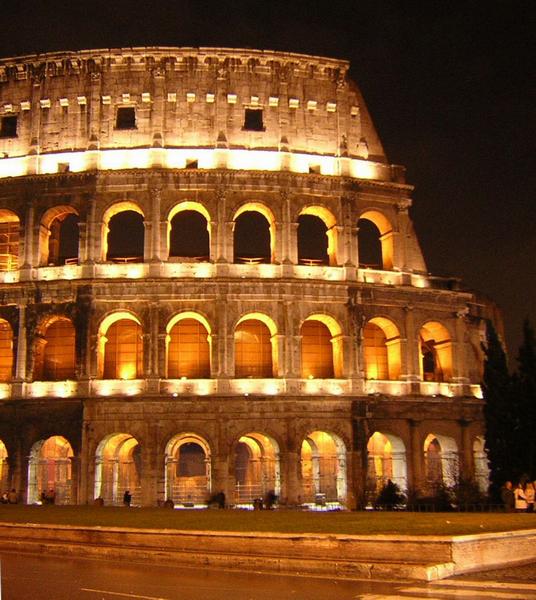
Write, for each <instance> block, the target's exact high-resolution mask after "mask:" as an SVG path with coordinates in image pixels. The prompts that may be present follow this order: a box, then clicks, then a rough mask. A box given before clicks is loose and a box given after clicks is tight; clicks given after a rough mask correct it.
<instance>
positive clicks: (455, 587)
mask: <svg viewBox="0 0 536 600" xmlns="http://www.w3.org/2000/svg"><path fill="white" fill-rule="evenodd" d="M0 561H1V563H0V564H1V569H2V589H1V595H0V600H272V599H277V600H287V599H289V600H350V599H351V600H395V599H405V600H416V599H424V598H427V599H428V600H430V599H437V600H449V599H454V598H457V599H460V598H465V599H467V600H489V599H490V598H495V599H519V600H528V599H530V598H533V599H535V600H536V565H532V566H531V567H523V568H520V569H518V570H516V569H513V570H512V569H509V570H507V571H497V572H493V574H486V575H483V574H482V575H481V574H477V575H467V576H463V577H460V578H452V579H449V580H444V581H439V582H433V583H430V584H414V583H408V582H371V581H348V580H332V579H319V578H311V577H299V576H284V575H267V574H261V573H255V572H238V571H236V572H235V571H218V570H206V569H198V568H184V567H178V568H173V567H158V566H154V565H150V566H147V565H144V564H137V563H122V562H119V561H117V562H112V561H98V560H87V559H73V558H69V557H65V558H57V557H46V556H36V555H29V554H17V553H5V552H3V553H1V554H0ZM516 573H518V575H517V579H516ZM509 579H511V580H512V581H509Z"/></svg>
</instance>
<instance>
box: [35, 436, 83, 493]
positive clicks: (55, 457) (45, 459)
mask: <svg viewBox="0 0 536 600" xmlns="http://www.w3.org/2000/svg"><path fill="white" fill-rule="evenodd" d="M73 456H74V453H73V449H72V447H71V444H70V443H69V442H68V441H67V440H66V439H65V438H64V437H63V436H61V435H54V436H52V437H49V438H48V439H46V440H39V441H38V442H36V443H35V444H34V445H33V446H32V449H31V451H30V458H29V461H28V504H35V503H36V502H40V501H43V499H44V498H46V497H47V496H48V501H53V502H54V503H55V504H71V503H72V501H73V497H72V495H73V480H72V458H73ZM51 492H52V493H51ZM52 498H53V500H51V499H52Z"/></svg>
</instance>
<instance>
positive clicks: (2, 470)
mask: <svg viewBox="0 0 536 600" xmlns="http://www.w3.org/2000/svg"><path fill="white" fill-rule="evenodd" d="M7 459H8V456H7V448H6V446H5V444H4V442H3V441H2V440H0V490H2V492H5V491H6V490H8V489H9V488H10V485H9V463H8V460H7Z"/></svg>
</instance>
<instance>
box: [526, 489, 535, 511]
mask: <svg viewBox="0 0 536 600" xmlns="http://www.w3.org/2000/svg"><path fill="white" fill-rule="evenodd" d="M535 496H536V491H535V490H534V484H533V483H532V481H529V482H528V483H527V485H526V486H525V498H526V499H527V512H530V513H531V512H534V499H535Z"/></svg>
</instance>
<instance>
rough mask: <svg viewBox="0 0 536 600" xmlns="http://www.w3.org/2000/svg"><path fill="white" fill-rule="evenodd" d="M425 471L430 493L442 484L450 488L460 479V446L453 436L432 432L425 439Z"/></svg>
mask: <svg viewBox="0 0 536 600" xmlns="http://www.w3.org/2000/svg"><path fill="white" fill-rule="evenodd" d="M424 471H425V477H426V487H427V489H428V492H429V493H430V494H433V493H436V492H437V490H438V488H439V487H440V486H441V485H444V486H445V487H447V488H449V487H452V486H453V485H455V484H456V482H457V481H458V472H459V461H458V447H457V445H456V442H455V441H454V439H453V438H450V437H447V436H443V435H436V434H433V433H430V434H429V435H428V436H427V437H426V439H425V440H424Z"/></svg>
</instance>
